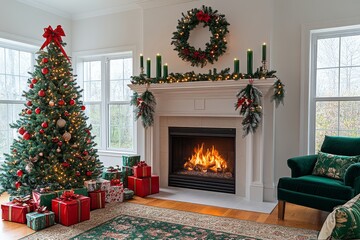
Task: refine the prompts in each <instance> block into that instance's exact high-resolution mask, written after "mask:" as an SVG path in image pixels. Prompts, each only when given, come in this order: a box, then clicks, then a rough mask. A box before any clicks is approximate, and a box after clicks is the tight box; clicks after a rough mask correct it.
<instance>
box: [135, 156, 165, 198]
mask: <svg viewBox="0 0 360 240" xmlns="http://www.w3.org/2000/svg"><path fill="white" fill-rule="evenodd" d="M133 170H134V176H129V177H128V188H129V189H130V190H133V191H134V194H135V195H136V196H139V197H146V196H148V195H150V194H154V193H158V192H159V176H156V175H151V166H148V165H147V164H146V163H145V162H144V161H141V162H139V163H138V164H137V165H136V166H134V168H133Z"/></svg>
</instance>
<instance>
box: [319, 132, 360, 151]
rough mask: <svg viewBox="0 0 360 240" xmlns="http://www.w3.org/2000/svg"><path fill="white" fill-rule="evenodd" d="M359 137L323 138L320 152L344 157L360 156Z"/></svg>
mask: <svg viewBox="0 0 360 240" xmlns="http://www.w3.org/2000/svg"><path fill="white" fill-rule="evenodd" d="M359 146H360V137H357V138H354V137H340V136H325V139H324V142H323V144H322V146H321V150H320V151H321V152H326V153H332V154H336V155H344V156H356V155H360V147H359Z"/></svg>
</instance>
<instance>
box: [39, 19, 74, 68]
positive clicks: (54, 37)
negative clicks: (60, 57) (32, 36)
mask: <svg viewBox="0 0 360 240" xmlns="http://www.w3.org/2000/svg"><path fill="white" fill-rule="evenodd" d="M43 37H44V38H46V40H45V42H44V43H43V45H42V46H41V48H40V50H41V49H43V48H44V47H46V46H47V45H49V44H50V43H51V41H54V43H55V44H56V45H57V46H58V47H59V48H60V50H61V52H62V53H63V54H64V56H65V57H66V58H67V60H69V62H70V59H69V57H68V55H67V54H66V52H65V50H64V48H63V47H62V45H61V42H62V39H61V37H65V32H64V30H63V29H62V27H61V26H60V25H58V26H57V27H56V28H55V30H53V29H52V27H51V26H49V27H48V28H44V34H43Z"/></svg>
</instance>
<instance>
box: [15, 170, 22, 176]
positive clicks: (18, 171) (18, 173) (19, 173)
mask: <svg viewBox="0 0 360 240" xmlns="http://www.w3.org/2000/svg"><path fill="white" fill-rule="evenodd" d="M23 174H24V172H23V170H21V169H19V170H17V172H16V175H18V177H22V175H23Z"/></svg>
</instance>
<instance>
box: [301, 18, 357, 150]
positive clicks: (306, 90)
mask: <svg viewBox="0 0 360 240" xmlns="http://www.w3.org/2000/svg"><path fill="white" fill-rule="evenodd" d="M358 23H359V21H358V19H346V20H342V21H337V22H326V23H313V24H304V25H302V26H301V68H300V69H301V75H300V79H301V83H300V84H301V86H300V133H299V138H300V146H299V155H307V154H314V144H315V143H314V141H315V139H314V138H312V139H311V134H312V135H313V134H315V133H314V131H315V130H314V127H312V129H310V127H311V121H312V120H313V119H315V116H314V110H313V111H311V109H312V107H313V106H312V104H311V103H313V101H311V100H310V96H314V95H311V91H314V90H315V88H314V86H313V85H314V84H315V83H314V82H311V81H310V79H314V78H313V77H314V74H316V73H315V70H316V68H313V72H310V70H311V69H312V68H311V65H310V64H311V60H312V59H314V57H315V54H316V53H315V52H314V48H313V45H314V43H313V42H314V41H313V39H312V37H313V34H321V33H322V34H324V35H323V36H325V33H326V32H329V31H331V32H335V31H338V32H340V31H341V32H344V31H349V32H354V29H359V28H360V25H359V24H358ZM346 99H349V98H346ZM312 125H313V126H314V124H312Z"/></svg>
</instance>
